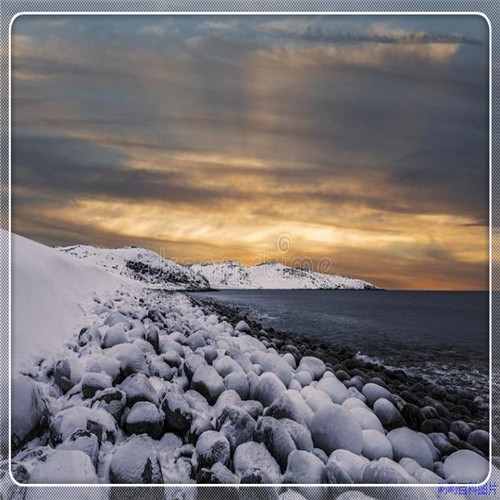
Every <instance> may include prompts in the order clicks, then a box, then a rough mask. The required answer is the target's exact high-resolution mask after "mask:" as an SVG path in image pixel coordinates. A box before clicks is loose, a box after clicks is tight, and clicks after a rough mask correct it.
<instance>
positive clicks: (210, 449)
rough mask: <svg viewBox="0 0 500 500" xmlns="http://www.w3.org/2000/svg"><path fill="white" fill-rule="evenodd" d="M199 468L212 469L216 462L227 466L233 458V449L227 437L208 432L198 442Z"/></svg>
mask: <svg viewBox="0 0 500 500" xmlns="http://www.w3.org/2000/svg"><path fill="white" fill-rule="evenodd" d="M196 455H197V457H198V466H199V467H200V468H201V467H207V468H211V467H212V466H213V465H214V464H215V463H216V462H220V463H221V464H223V465H226V464H227V463H228V462H229V458H230V456H231V447H230V445H229V441H228V440H227V439H226V437H225V436H224V435H223V434H221V433H220V432H217V431H206V432H204V433H203V434H201V436H200V437H199V438H198V441H197V442H196Z"/></svg>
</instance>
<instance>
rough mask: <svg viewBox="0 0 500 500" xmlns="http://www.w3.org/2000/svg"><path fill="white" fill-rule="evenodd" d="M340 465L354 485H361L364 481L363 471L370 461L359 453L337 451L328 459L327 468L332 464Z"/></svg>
mask: <svg viewBox="0 0 500 500" xmlns="http://www.w3.org/2000/svg"><path fill="white" fill-rule="evenodd" d="M332 463H334V464H336V465H338V466H339V467H340V468H341V469H342V470H343V471H345V472H346V473H347V474H348V475H349V477H350V478H351V479H352V482H354V483H357V484H359V483H361V482H362V480H363V470H364V468H365V467H366V466H367V465H368V464H369V463H370V461H369V460H368V459H367V458H365V457H363V456H361V455H358V454H357V453H353V452H352V451H349V450H343V449H339V450H335V451H334V452H333V453H332V454H331V455H330V458H329V459H328V463H327V467H329V466H330V464H332Z"/></svg>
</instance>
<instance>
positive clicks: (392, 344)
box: [196, 290, 489, 381]
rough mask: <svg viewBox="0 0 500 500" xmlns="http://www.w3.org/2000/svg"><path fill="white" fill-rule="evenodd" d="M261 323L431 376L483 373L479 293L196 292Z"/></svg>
mask: <svg viewBox="0 0 500 500" xmlns="http://www.w3.org/2000/svg"><path fill="white" fill-rule="evenodd" d="M196 297H199V298H202V297H210V298H212V299H215V300H217V301H220V302H223V303H227V304H232V305H235V306H237V307H239V308H241V309H244V310H245V311H247V312H249V313H250V314H252V315H253V316H254V317H255V318H256V319H259V320H260V321H261V322H262V323H263V324H264V326H266V327H269V326H272V327H274V328H275V329H278V330H280V329H281V330H287V331H289V332H291V333H298V334H302V335H308V336H310V337H315V338H317V339H319V340H321V341H322V342H324V343H335V344H345V345H349V346H351V347H352V348H354V349H356V350H358V351H359V352H360V353H361V354H363V355H367V356H369V357H372V358H376V359H377V360H380V361H381V362H383V363H384V364H387V365H395V366H402V367H406V368H416V369H418V370H419V371H420V372H424V373H425V372H426V370H427V371H428V372H429V374H430V375H432V376H433V378H435V377H436V374H439V373H440V372H441V371H442V372H443V373H446V374H447V376H449V375H450V374H455V375H454V376H456V377H463V376H466V377H467V376H476V375H477V376H479V377H480V378H483V377H486V381H487V376H488V349H489V330H488V328H489V316H488V310H489V301H488V293H487V292H421V291H418V292H414V291H356V290H352V291H351V290H338V291H335V290H286V291H284V290H231V291H220V292H210V293H197V294H196Z"/></svg>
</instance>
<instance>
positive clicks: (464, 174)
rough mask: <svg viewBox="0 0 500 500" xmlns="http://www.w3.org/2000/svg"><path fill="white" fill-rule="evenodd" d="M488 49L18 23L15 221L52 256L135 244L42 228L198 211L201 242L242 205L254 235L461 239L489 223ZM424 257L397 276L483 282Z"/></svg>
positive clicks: (273, 23)
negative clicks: (114, 215) (81, 206)
mask: <svg viewBox="0 0 500 500" xmlns="http://www.w3.org/2000/svg"><path fill="white" fill-rule="evenodd" d="M486 34H487V31H486V26H485V24H484V21H483V20H482V19H480V18H472V17H466V16H463V17H461V18H456V19H451V18H450V17H446V16H437V17H418V16H410V17H403V16H395V17H385V16H384V17H376V16H371V17H365V16H347V17H344V16H340V17H338V18H337V17H330V16H316V17H309V16H296V17H295V16H294V17H282V16H276V17H262V16H256V17H252V16H246V17H245V18H240V17H224V18H222V17H200V18H198V17H196V16H195V17H189V18H188V17H179V18H171V17H168V16H167V17H143V18H141V17H138V18H118V17H112V16H111V17H103V18H101V17H93V18H86V17H84V16H77V17H74V18H66V17H65V18H62V19H61V22H60V23H49V19H46V20H44V19H43V18H39V19H34V18H20V19H18V21H17V22H16V24H15V26H14V35H15V36H14V44H13V46H14V57H13V68H14V75H13V76H14V78H13V134H14V142H13V170H12V173H13V186H14V196H13V202H14V207H15V210H16V211H15V213H14V223H17V224H18V227H24V228H25V234H27V235H28V236H29V235H32V236H33V237H35V236H36V237H37V238H38V239H41V237H42V235H43V234H45V237H44V239H43V241H45V242H47V243H50V242H51V241H54V242H57V243H58V244H60V243H68V244H69V243H71V242H72V241H74V240H75V236H76V235H78V233H79V232H80V230H81V231H84V233H85V234H86V235H87V239H88V241H87V242H89V243H91V242H92V238H95V241H96V242H101V243H102V244H106V243H104V242H110V241H113V242H116V243H115V244H117V245H118V244H121V243H122V242H124V243H127V242H126V241H125V240H127V238H128V240H129V241H128V243H130V236H129V235H126V236H123V235H122V234H121V233H120V231H119V230H118V229H117V230H116V231H115V232H114V233H113V230H112V229H110V228H103V227H96V226H93V225H92V224H91V223H88V224H87V223H85V222H84V221H78V222H77V221H75V220H71V221H70V222H68V221H65V222H62V221H54V220H52V219H51V218H50V216H48V215H47V214H45V213H44V209H49V208H50V209H51V210H53V209H54V208H55V207H57V205H58V204H60V205H61V206H67V205H69V204H71V203H75V204H77V203H78V202H79V201H81V200H89V199H90V200H98V201H102V202H104V201H106V200H108V201H111V200H112V201H116V202H117V203H128V202H130V203H131V204H140V203H142V204H144V205H146V204H151V203H156V204H161V205H165V206H172V205H176V206H180V205H185V206H190V207H191V208H192V210H193V212H192V214H191V215H192V217H193V220H194V218H196V217H197V218H198V219H199V221H200V226H201V227H203V228H205V226H208V225H210V224H211V222H210V220H211V219H212V218H213V217H214V216H216V215H217V209H221V210H222V208H221V207H224V210H227V207H228V206H229V207H231V210H230V211H229V212H230V213H229V212H228V216H229V215H231V214H232V213H233V212H234V213H235V214H237V213H239V212H237V211H238V210H240V211H241V215H240V216H237V215H234V217H235V218H236V219H238V218H239V219H241V220H246V218H249V219H250V220H252V221H253V222H252V223H253V224H254V225H255V226H260V225H261V224H263V223H264V222H266V221H270V222H269V223H270V224H271V225H272V224H276V223H277V222H280V221H284V220H288V218H291V217H292V216H291V215H290V214H291V213H292V212H295V213H294V215H293V217H294V221H299V222H303V223H306V222H310V221H311V220H312V219H314V218H315V217H318V219H317V222H318V223H321V224H326V223H328V222H329V221H330V219H331V220H332V224H334V225H335V227H337V228H341V229H342V230H346V231H348V230H349V228H351V229H352V228H356V229H360V230H363V231H366V232H369V233H370V234H379V235H380V237H381V238H382V237H383V236H384V235H398V234H399V235H405V231H407V232H408V237H409V238H410V236H409V235H410V233H411V231H412V228H411V227H409V226H411V224H409V223H408V222H407V221H408V220H410V219H409V217H414V216H415V217H416V216H443V217H445V216H446V217H460V218H461V219H460V221H458V220H457V221H456V222H455V223H454V224H455V226H453V228H452V229H453V230H451V229H450V231H451V232H453V231H455V227H458V225H460V226H461V228H462V230H463V231H465V228H467V227H470V228H474V227H477V226H478V225H485V224H487V219H488V157H487V151H488V148H487V146H488V127H487V124H488V121H487V118H488V102H487V95H488V94H487V90H488V87H487V85H488V78H487V77H488V72H487V71H488V54H487V37H486ZM313 205H314V207H313V208H314V210H315V211H313V208H310V209H308V207H312V206H313ZM316 205H318V207H317V206H316ZM298 206H303V207H304V210H302V211H301V210H298V209H297V208H296V207H298ZM16 207H17V208H16ZM96 210H97V209H96ZM366 211H369V212H368V213H366ZM75 213H79V212H75ZM347 213H350V214H351V216H350V217H348V218H346V214H347ZM51 214H52V212H51ZM337 214H342V215H338V216H337ZM219 215H220V213H219ZM51 216H52V215H51ZM176 216H177V213H176ZM252 216H255V218H252ZM404 216H407V217H408V218H406V219H404V221H403V222H400V225H399V226H398V227H397V228H396V227H395V223H394V224H393V225H389V224H387V220H388V219H390V218H391V217H392V219H394V220H397V221H399V220H400V218H401V219H402V218H403V217H404ZM158 217H159V216H158ZM185 217H186V221H188V220H189V219H188V215H185ZM392 219H391V220H392ZM51 220H52V222H51ZM33 221H38V222H39V223H38V224H35V223H33ZM256 221H258V222H256ZM123 224H125V223H123ZM212 224H214V227H218V226H215V224H216V223H215V222H213V223H212ZM218 224H219V225H220V222H218ZM125 225H126V224H125ZM77 226H78V229H76V227H77ZM406 226H408V227H406ZM420 227H422V226H419V228H420ZM42 228H43V229H42ZM419 230H420V229H419ZM245 232H246V231H245V230H243V231H242V233H241V234H243V236H244V235H245ZM42 233H43V234H42ZM237 236H238V235H237V234H236V233H234V234H231V244H233V243H234V245H238V244H239V243H238V241H237ZM411 237H415V238H416V237H417V236H416V235H412V236H411ZM138 238H139V237H138ZM453 238H454V239H453V243H451V240H450V243H449V244H450V245H452V244H455V242H456V241H457V240H458V238H457V237H456V235H455V233H453ZM233 239H234V241H233ZM141 241H143V242H145V243H147V244H148V245H149V246H153V247H155V248H156V245H157V243H158V242H157V241H156V240H155V239H154V238H151V239H150V240H147V241H146V240H145V239H144V237H142V239H141ZM162 241H165V242H166V241H169V243H170V245H173V244H174V243H173V240H169V239H168V236H166V235H163V237H162ZM356 241H358V240H356ZM425 241H426V243H425V245H426V248H428V250H427V251H426V252H420V254H418V256H417V255H416V250H415V252H414V253H415V255H414V256H411V255H408V256H405V259H404V262H405V266H406V270H407V271H406V272H405V273H406V274H405V273H403V272H401V273H400V274H399V276H400V277H401V276H403V275H405V276H406V275H410V274H411V272H415V271H416V269H417V268H418V269H421V267H419V266H422V265H423V264H422V262H426V263H429V272H431V268H432V274H433V275H438V274H439V275H440V276H441V275H442V276H445V275H450V274H452V268H453V266H455V267H454V268H453V269H454V271H453V272H455V273H456V274H457V275H458V274H459V273H460V272H461V271H460V269H462V270H463V269H465V268H466V266H469V267H467V269H470V270H471V271H470V275H472V274H473V272H472V270H473V269H474V266H475V265H476V264H475V263H464V262H459V259H460V258H462V257H460V258H459V257H456V256H453V255H451V250H450V249H448V250H447V251H448V254H447V255H444V254H443V249H442V248H443V244H442V242H441V243H440V242H434V240H433V239H432V238H428V239H426V240H425ZM196 244H197V245H198V247H197V248H200V249H202V248H205V247H207V246H209V242H208V240H207V239H205V240H204V241H200V242H197V243H196ZM175 245H178V246H179V248H181V247H182V249H183V250H185V249H187V248H188V246H189V244H188V243H185V245H186V246H185V247H183V246H182V245H184V243H181V242H179V241H177V240H176V243H175ZM204 245H205V246H204ZM464 245H465V243H464ZM409 248H411V245H410V246H409ZM210 251H212V249H210ZM247 251H249V250H248V249H247ZM353 251H354V250H353ZM377 251H379V250H377ZM395 251H396V250H394V252H395ZM466 251H467V248H465V249H463V248H462V249H461V250H460V252H458V253H459V254H460V255H462V253H464V252H465V253H466ZM197 252H198V250H197ZM207 252H208V250H207ZM380 252H382V250H380ZM383 252H385V253H381V254H380V255H379V258H380V262H390V261H391V256H390V252H389V250H384V251H383ZM198 253H200V254H202V253H203V251H202V250H199V252H198ZM198 253H197V254H196V255H198ZM375 253H376V251H375V249H373V255H375ZM408 253H409V254H411V252H410V251H409V250H408ZM354 254H356V255H358V256H359V259H360V261H361V260H363V261H364V260H365V259H366V260H368V259H369V257H368V252H365V253H363V251H362V250H361V249H357V253H356V252H354ZM340 255H341V257H342V259H343V260H344V262H349V266H355V265H356V264H355V262H354V260H355V258H354V257H352V259H349V258H348V256H349V250H343V251H342V252H341V254H340ZM438 257H439V258H438ZM417 258H418V259H420V261H419V262H420V264H419V265H418V266H417V264H416V263H415V262H416V261H415V259H417ZM467 258H470V257H469V256H468V257H467ZM474 258H476V257H474ZM351 261H352V262H351ZM445 261H448V262H449V264H446V265H445V264H444V262H445ZM436 262H441V265H442V269H443V272H442V273H438V272H437V271H436V269H437V267H438V264H437V263H436ZM430 264H432V265H430ZM359 266H360V267H362V266H361V264H359ZM348 271H349V268H347V269H346V271H345V272H346V273H347V274H348ZM366 271H367V272H368V273H370V274H369V275H368V276H373V275H374V273H375V270H373V269H371V268H369V266H368V267H366ZM360 272H361V271H360ZM398 272H399V271H398ZM395 273H396V271H394V273H393V274H395ZM351 274H353V273H351ZM354 274H358V275H359V272H358V273H354ZM469 278H470V276H469V275H468V276H467V283H469V284H470V283H471V279H469ZM390 279H392V280H393V281H392V282H394V283H395V282H396V281H397V280H399V279H400V278H396V277H395V276H393V277H392V278H390ZM390 279H389V278H387V281H386V282H387V283H389V282H390ZM443 279H444V278H443ZM464 279H465V278H464ZM468 286H469V285H468Z"/></svg>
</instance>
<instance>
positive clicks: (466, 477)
mask: <svg viewBox="0 0 500 500" xmlns="http://www.w3.org/2000/svg"><path fill="white" fill-rule="evenodd" d="M489 467H490V465H489V463H488V461H487V460H486V459H484V458H483V457H482V456H481V455H479V454H477V453H475V452H473V451H470V450H459V451H456V452H455V453H452V454H451V455H450V456H448V457H446V460H445V461H444V466H443V470H444V475H445V478H446V480H447V481H448V482H449V483H481V482H483V481H484V480H485V479H486V477H487V476H488V473H489Z"/></svg>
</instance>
